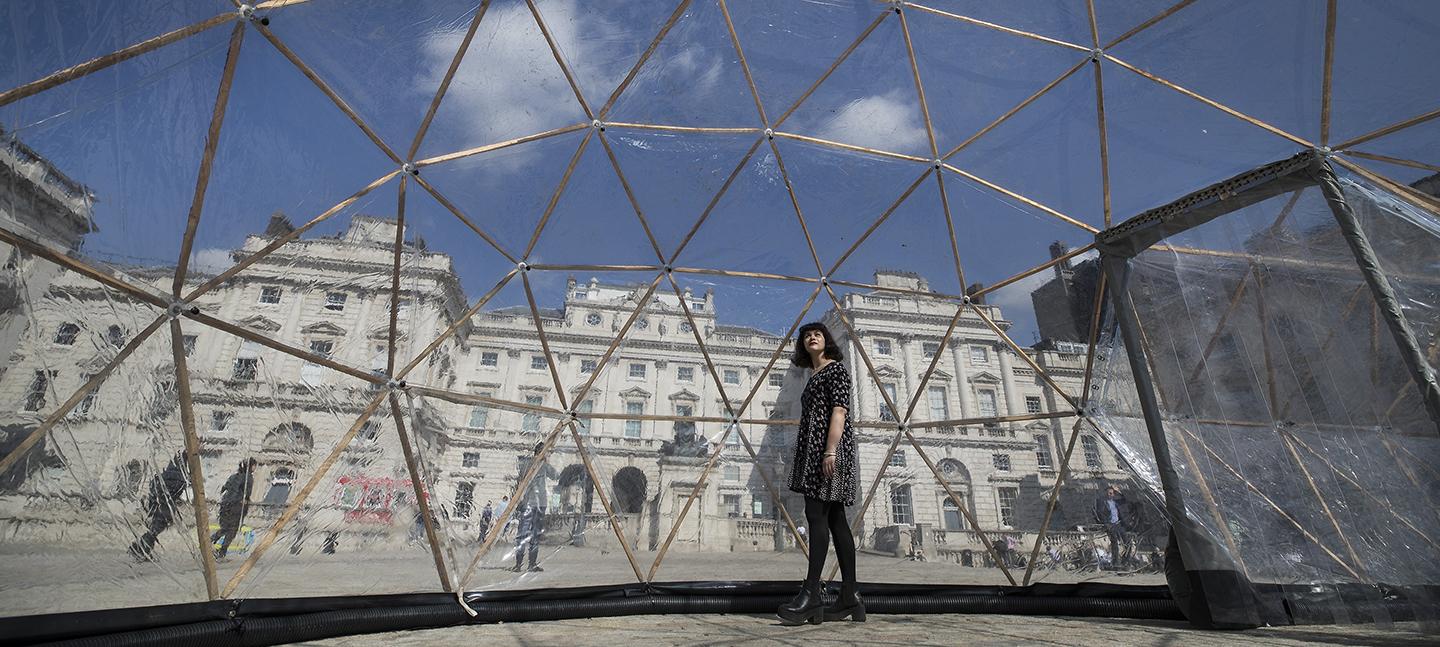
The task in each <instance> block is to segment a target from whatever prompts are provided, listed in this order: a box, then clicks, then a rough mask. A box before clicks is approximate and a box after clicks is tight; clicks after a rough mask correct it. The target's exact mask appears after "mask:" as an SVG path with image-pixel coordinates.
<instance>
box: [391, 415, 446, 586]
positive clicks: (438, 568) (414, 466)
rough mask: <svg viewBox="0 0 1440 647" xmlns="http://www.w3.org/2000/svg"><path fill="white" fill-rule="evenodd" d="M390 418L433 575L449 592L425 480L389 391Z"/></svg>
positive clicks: (402, 416)
mask: <svg viewBox="0 0 1440 647" xmlns="http://www.w3.org/2000/svg"><path fill="white" fill-rule="evenodd" d="M390 417H391V419H393V420H394V421H395V431H396V433H397V434H399V436H400V451H401V452H402V453H404V455H405V467H406V468H407V469H408V470H410V487H411V489H412V490H413V491H414V493H415V502H416V504H417V505H419V506H420V518H421V523H422V524H424V526H425V539H426V540H427V541H429V542H430V558H431V559H433V560H434V561H435V574H436V575H438V576H439V577H440V589H441V590H443V591H445V592H446V593H449V592H451V590H452V589H451V588H450V575H449V574H448V573H446V572H445V557H444V556H443V554H442V553H441V550H440V538H439V536H438V535H437V534H436V533H435V516H434V514H433V513H431V512H430V497H429V496H428V493H427V492H426V491H425V490H426V487H425V483H426V481H425V479H424V476H423V475H422V474H421V472H420V465H419V463H418V462H417V461H416V460H415V450H414V449H413V448H411V447H410V435H409V434H407V433H406V432H405V412H404V411H403V410H402V409H401V408H400V398H398V397H395V390H394V389H391V390H390Z"/></svg>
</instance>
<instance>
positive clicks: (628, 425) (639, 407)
mask: <svg viewBox="0 0 1440 647" xmlns="http://www.w3.org/2000/svg"><path fill="white" fill-rule="evenodd" d="M625 413H627V414H629V415H632V416H638V415H643V414H644V413H645V403H644V402H635V401H633V400H632V401H630V402H626V403H625ZM625 437H626V438H639V437H640V421H639V420H626V421H625Z"/></svg>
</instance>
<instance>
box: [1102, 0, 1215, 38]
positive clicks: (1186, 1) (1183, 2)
mask: <svg viewBox="0 0 1440 647" xmlns="http://www.w3.org/2000/svg"><path fill="white" fill-rule="evenodd" d="M1194 2H1195V0H1180V2H1177V3H1175V4H1173V5H1170V7H1169V8H1168V9H1166V10H1164V11H1162V12H1160V13H1158V14H1156V15H1154V16H1152V17H1150V19H1148V20H1146V21H1145V22H1142V23H1140V24H1138V25H1136V26H1134V27H1131V28H1130V31H1127V32H1125V33H1123V34H1120V35H1119V36H1117V37H1116V38H1115V40H1112V41H1110V42H1108V43H1106V44H1105V46H1104V47H1103V48H1101V49H1110V48H1112V47H1114V46H1116V45H1119V44H1120V43H1123V42H1125V41H1127V40H1129V39H1130V37H1131V36H1134V35H1135V34H1138V33H1140V32H1142V31H1145V30H1146V29H1149V28H1151V27H1153V26H1154V25H1155V23H1158V22H1160V21H1161V20H1164V19H1166V18H1169V17H1170V15H1171V14H1174V13H1175V12H1177V11H1179V10H1181V9H1184V8H1185V7H1188V6H1190V5H1191V4H1193V3H1194Z"/></svg>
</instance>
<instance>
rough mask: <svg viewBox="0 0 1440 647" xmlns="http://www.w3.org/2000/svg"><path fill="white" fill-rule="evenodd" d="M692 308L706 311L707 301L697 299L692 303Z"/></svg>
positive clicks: (696, 310)
mask: <svg viewBox="0 0 1440 647" xmlns="http://www.w3.org/2000/svg"><path fill="white" fill-rule="evenodd" d="M690 309H691V310H694V311H695V312H705V302H704V301H695V302H693V303H691V304H690Z"/></svg>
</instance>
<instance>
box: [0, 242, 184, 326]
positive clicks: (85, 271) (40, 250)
mask: <svg viewBox="0 0 1440 647" xmlns="http://www.w3.org/2000/svg"><path fill="white" fill-rule="evenodd" d="M0 242H4V243H8V244H10V245H12V246H14V247H16V248H18V249H20V250H22V251H24V252H27V253H29V254H31V255H34V256H38V257H40V258H43V259H45V260H47V261H50V262H51V263H54V264H56V265H59V266H62V267H64V268H66V269H69V270H71V271H73V272H75V273H76V274H79V275H81V276H84V277H86V278H89V279H91V280H93V281H95V282H96V283H99V284H101V285H103V286H105V287H108V288H111V289H113V290H115V291H117V292H121V293H123V294H126V295H129V296H131V297H133V298H135V299H136V300H138V301H142V302H144V303H146V304H149V305H152V306H155V307H156V308H160V309H162V310H163V309H165V308H168V307H169V306H170V300H169V299H167V298H166V297H168V296H169V295H167V294H161V293H158V292H152V291H151V290H149V289H146V286H142V285H136V284H134V283H131V282H130V281H128V280H125V278H121V277H120V276H117V274H119V273H118V272H113V271H110V270H107V269H100V268H96V267H93V266H91V265H90V264H89V263H86V262H85V261H82V260H79V259H76V258H74V257H72V256H70V255H69V254H67V253H66V252H64V251H62V250H60V249H58V248H56V247H55V246H54V245H52V244H50V243H49V242H42V241H39V240H35V239H32V238H30V237H29V236H28V235H26V234H23V233H20V232H18V231H15V230H13V229H11V228H10V227H8V226H6V225H4V224H0Z"/></svg>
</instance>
